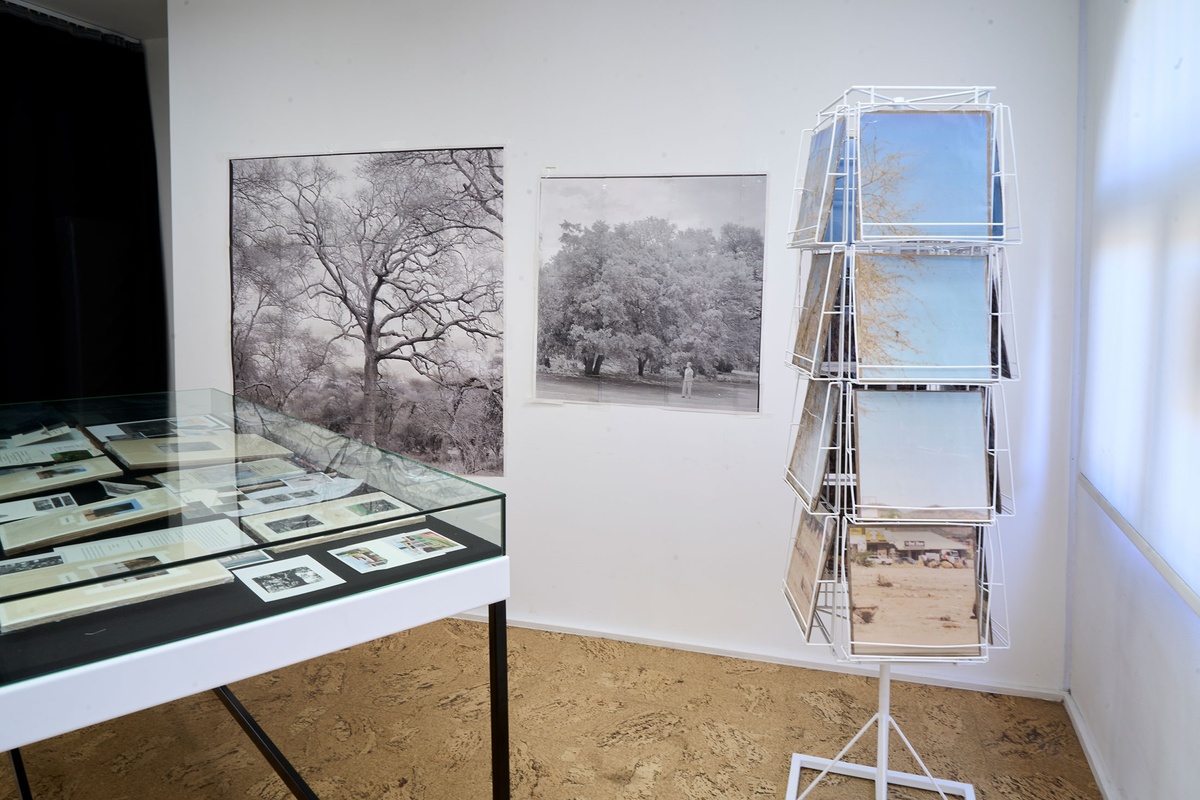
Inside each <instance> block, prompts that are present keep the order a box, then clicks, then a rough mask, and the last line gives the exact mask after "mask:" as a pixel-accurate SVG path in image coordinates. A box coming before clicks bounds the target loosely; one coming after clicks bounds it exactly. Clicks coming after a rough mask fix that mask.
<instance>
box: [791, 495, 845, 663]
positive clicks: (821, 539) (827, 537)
mask: <svg viewBox="0 0 1200 800" xmlns="http://www.w3.org/2000/svg"><path fill="white" fill-rule="evenodd" d="M834 525H835V518H834V517H833V516H831V515H824V516H817V515H816V514H810V513H808V511H806V510H805V509H803V508H801V509H800V524H799V525H798V526H797V527H796V536H795V538H793V539H792V549H791V554H790V555H789V557H788V566H787V575H786V576H785V577H784V580H783V592H784V595H785V596H786V597H787V600H788V605H790V606H791V607H792V613H793V614H795V615H796V621H797V622H798V623H800V629H801V630H802V631H804V638H805V639H809V638H811V637H812V626H813V618H814V616H816V613H817V596H818V594H819V589H820V587H819V586H818V582H819V581H820V580H821V578H822V576H823V575H824V574H825V565H826V563H827V562H828V561H829V556H830V554H831V553H832V551H833V540H834V537H835V535H836V534H835V529H834Z"/></svg>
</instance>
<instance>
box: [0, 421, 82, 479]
mask: <svg viewBox="0 0 1200 800" xmlns="http://www.w3.org/2000/svg"><path fill="white" fill-rule="evenodd" d="M100 454H101V453H100V451H99V450H97V449H96V446H95V445H94V444H92V440H91V439H89V438H88V437H87V436H86V435H85V434H84V433H83V432H82V431H79V430H76V429H75V428H68V429H67V431H66V432H65V433H63V434H60V435H58V436H55V437H54V438H53V439H47V440H45V441H38V442H36V443H34V444H26V445H20V446H18V447H6V448H0V469H8V468H12V467H23V466H35V465H39V464H51V465H52V464H70V463H72V462H75V461H83V460H86V459H89V458H95V457H97V456H99V455H100Z"/></svg>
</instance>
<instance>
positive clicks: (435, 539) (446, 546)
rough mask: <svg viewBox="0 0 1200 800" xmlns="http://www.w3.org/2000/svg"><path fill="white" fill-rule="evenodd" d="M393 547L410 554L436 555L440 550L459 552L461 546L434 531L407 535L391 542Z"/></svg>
mask: <svg viewBox="0 0 1200 800" xmlns="http://www.w3.org/2000/svg"><path fill="white" fill-rule="evenodd" d="M391 544H392V546H394V547H396V548H398V549H400V550H403V551H405V552H410V553H436V552H438V551H440V550H457V549H458V548H460V547H462V545H461V544H459V543H458V542H456V541H454V540H453V539H448V538H446V537H445V536H442V535H441V534H440V533H434V532H433V531H417V532H416V533H406V534H404V535H403V536H397V537H396V538H395V539H392V540H391Z"/></svg>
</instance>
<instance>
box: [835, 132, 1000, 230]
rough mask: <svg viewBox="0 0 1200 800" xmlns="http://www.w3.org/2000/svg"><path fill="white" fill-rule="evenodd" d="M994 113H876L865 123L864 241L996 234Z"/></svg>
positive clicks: (861, 178) (861, 152) (861, 174)
mask: <svg viewBox="0 0 1200 800" xmlns="http://www.w3.org/2000/svg"><path fill="white" fill-rule="evenodd" d="M993 151H994V145H993V143H992V117H991V114H990V113H989V112H987V111H903V110H900V111H896V110H893V111H871V112H866V113H864V114H862V116H861V118H860V120H859V145H858V180H857V189H858V198H859V201H858V206H859V239H861V240H863V241H871V240H877V239H883V240H895V239H936V240H943V241H953V240H960V241H986V240H988V239H990V238H992V237H993V232H994V228H993V226H992V225H991V224H990V223H991V222H992V221H993V216H992V200H993V195H994V192H995V191H996V189H995V185H994V181H993V176H992V163H993Z"/></svg>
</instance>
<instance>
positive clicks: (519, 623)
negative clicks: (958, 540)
mask: <svg viewBox="0 0 1200 800" xmlns="http://www.w3.org/2000/svg"><path fill="white" fill-rule="evenodd" d="M458 616H459V617H460V618H462V619H469V620H474V621H476V622H487V609H474V610H472V611H468V612H466V613H464V614H459V615H458ZM508 624H509V625H510V626H512V627H517V628H527V629H529V630H536V631H549V632H551V633H567V634H571V635H573V636H589V637H592V638H594V639H612V640H614V641H618V642H629V643H631V644H644V645H650V646H652V647H667V648H670V649H672V650H686V651H688V652H692V653H704V654H706V655H712V656H726V657H728V658H742V659H746V660H749V661H761V662H762V663H764V664H781V665H783V666H787V667H801V668H803V669H819V670H822V671H825V672H840V673H843V674H846V675H862V676H865V677H868V678H870V677H875V676H877V675H878V674H879V670H878V669H877V668H874V667H870V666H862V665H858V664H827V663H822V662H819V661H802V660H800V659H790V658H778V657H772V656H764V655H761V654H758V653H743V652H737V651H733V650H724V649H722V648H719V647H710V646H707V645H703V644H699V643H696V642H674V641H664V640H659V639H650V638H645V637H640V636H628V635H625V634H618V633H610V632H606V631H588V630H579V629H576V628H571V627H566V626H561V625H547V624H545V623H541V622H529V621H525V620H519V619H512V618H511V617H510V618H509V620H508ZM903 667H904V665H903V664H897V665H895V668H894V669H893V671H892V678H893V679H894V680H898V681H906V682H908V683H920V684H924V685H926V686H940V687H943V688H947V689H964V690H966V691H972V692H991V693H993V694H1007V695H1013V696H1016V697H1030V698H1033V699H1035V700H1050V701H1052V702H1056V703H1061V702H1063V699H1064V697H1065V694H1064V693H1063V692H1060V691H1049V690H1046V689H1039V688H1035V687H1029V686H1016V685H1007V684H995V683H980V682H976V681H959V680H947V679H945V678H931V677H928V676H924V675H909V674H906V673H905V672H903ZM1106 800H1107V799H1106ZM1113 800H1119V798H1113Z"/></svg>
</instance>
